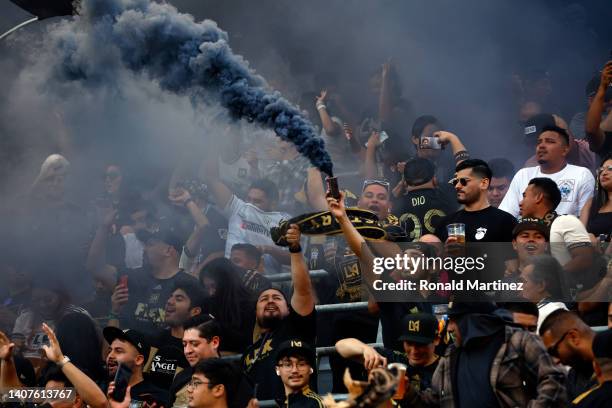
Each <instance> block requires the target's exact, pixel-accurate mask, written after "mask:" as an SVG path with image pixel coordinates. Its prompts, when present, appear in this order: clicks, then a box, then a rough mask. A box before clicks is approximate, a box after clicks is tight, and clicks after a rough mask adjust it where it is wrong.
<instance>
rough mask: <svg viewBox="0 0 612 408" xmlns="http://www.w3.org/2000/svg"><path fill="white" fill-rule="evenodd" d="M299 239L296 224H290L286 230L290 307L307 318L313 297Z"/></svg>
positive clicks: (313, 302) (299, 235)
mask: <svg viewBox="0 0 612 408" xmlns="http://www.w3.org/2000/svg"><path fill="white" fill-rule="evenodd" d="M300 237H301V233H300V229H299V227H298V226H297V225H296V224H291V225H290V226H289V229H288V230H287V242H289V251H290V253H291V282H292V283H293V295H292V296H291V307H292V308H293V310H295V311H296V313H297V314H299V315H300V316H307V315H309V314H311V313H312V311H313V310H314V307H315V297H314V291H313V289H312V282H311V281H310V275H309V273H308V266H306V261H304V257H303V256H302V247H301V246H300Z"/></svg>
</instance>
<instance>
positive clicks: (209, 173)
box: [203, 157, 234, 209]
mask: <svg viewBox="0 0 612 408" xmlns="http://www.w3.org/2000/svg"><path fill="white" fill-rule="evenodd" d="M203 176H204V177H205V179H206V183H207V184H208V187H209V188H210V191H211V192H212V194H213V196H214V197H215V200H216V202H217V205H218V206H219V208H221V209H224V208H225V207H226V206H227V204H228V203H229V202H230V200H231V199H232V196H233V195H234V194H233V193H232V191H231V190H230V189H229V188H228V187H227V186H226V185H225V184H224V183H223V182H222V181H221V179H220V178H219V169H218V168H217V159H216V158H212V157H209V158H208V160H207V161H206V163H205V164H204V172H203Z"/></svg>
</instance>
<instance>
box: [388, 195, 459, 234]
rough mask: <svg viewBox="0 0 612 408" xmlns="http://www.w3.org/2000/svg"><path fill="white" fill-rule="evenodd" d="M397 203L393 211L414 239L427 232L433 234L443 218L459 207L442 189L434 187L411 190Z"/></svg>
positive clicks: (403, 227)
mask: <svg viewBox="0 0 612 408" xmlns="http://www.w3.org/2000/svg"><path fill="white" fill-rule="evenodd" d="M396 203H397V204H394V205H393V213H394V214H396V215H397V216H398V218H399V222H400V226H401V227H402V229H403V230H404V231H406V233H407V234H409V236H410V239H411V240H413V241H418V239H419V238H421V236H423V235H425V234H433V233H434V232H435V231H436V227H437V226H438V223H439V222H440V221H441V219H442V218H443V217H445V216H446V215H448V214H450V213H451V212H453V211H455V210H456V209H457V205H456V204H455V203H454V202H451V201H449V200H448V197H447V196H446V195H444V194H443V193H442V191H441V190H439V189H433V188H424V189H419V190H414V191H411V192H409V193H408V194H406V195H404V196H402V197H399V198H398V199H397V201H396Z"/></svg>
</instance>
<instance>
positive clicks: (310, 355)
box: [275, 338, 316, 367]
mask: <svg viewBox="0 0 612 408" xmlns="http://www.w3.org/2000/svg"><path fill="white" fill-rule="evenodd" d="M291 356H300V357H304V358H305V359H306V361H308V364H310V366H311V367H314V366H315V361H316V355H315V352H314V350H313V349H312V347H311V346H310V344H308V343H306V342H305V341H304V340H302V339H298V338H295V339H290V340H287V341H284V342H282V343H281V344H280V345H279V346H278V351H277V352H276V360H275V361H276V362H277V363H278V362H279V361H280V360H281V359H282V358H285V357H291Z"/></svg>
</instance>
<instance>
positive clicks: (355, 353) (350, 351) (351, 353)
mask: <svg viewBox="0 0 612 408" xmlns="http://www.w3.org/2000/svg"><path fill="white" fill-rule="evenodd" d="M336 351H337V352H338V354H340V355H341V356H342V357H344V358H350V359H353V360H357V361H359V362H360V363H362V364H363V366H364V367H365V368H366V370H368V371H369V370H371V369H372V368H375V367H380V366H382V367H386V366H387V359H386V358H385V357H383V356H381V355H380V354H379V353H378V352H377V351H376V350H374V348H373V347H370V346H368V345H367V344H365V343H364V342H362V341H361V340H357V339H353V338H349V339H342V340H339V341H338V342H337V343H336Z"/></svg>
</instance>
